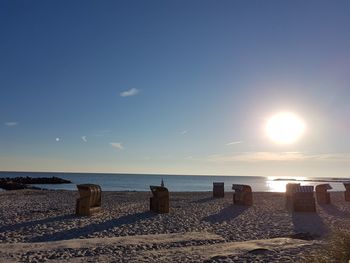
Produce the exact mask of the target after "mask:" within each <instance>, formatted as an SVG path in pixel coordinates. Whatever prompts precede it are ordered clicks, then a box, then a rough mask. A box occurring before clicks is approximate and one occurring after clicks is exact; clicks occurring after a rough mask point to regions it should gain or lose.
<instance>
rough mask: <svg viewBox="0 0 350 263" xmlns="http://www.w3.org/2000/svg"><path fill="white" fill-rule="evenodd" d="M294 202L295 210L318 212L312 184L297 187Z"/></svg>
mask: <svg viewBox="0 0 350 263" xmlns="http://www.w3.org/2000/svg"><path fill="white" fill-rule="evenodd" d="M292 202H293V211H294V212H316V202H315V198H314V187H313V186H310V185H300V186H297V187H295V189H294V194H293V201H292Z"/></svg>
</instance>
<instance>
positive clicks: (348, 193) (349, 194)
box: [343, 183, 350, 202]
mask: <svg viewBox="0 0 350 263" xmlns="http://www.w3.org/2000/svg"><path fill="white" fill-rule="evenodd" d="M343 185H344V187H345V192H344V196H345V201H347V202H350V183H343Z"/></svg>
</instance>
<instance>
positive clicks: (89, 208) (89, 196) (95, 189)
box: [76, 184, 101, 216]
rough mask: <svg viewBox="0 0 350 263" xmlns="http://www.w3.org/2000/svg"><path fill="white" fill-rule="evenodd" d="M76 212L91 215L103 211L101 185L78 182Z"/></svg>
mask: <svg viewBox="0 0 350 263" xmlns="http://www.w3.org/2000/svg"><path fill="white" fill-rule="evenodd" d="M77 188H78V190H79V194H80V198H78V199H77V204H76V214H77V215H82V216H90V215H92V214H96V213H98V212H100V211H101V187H100V186H99V185H96V184H78V185H77Z"/></svg>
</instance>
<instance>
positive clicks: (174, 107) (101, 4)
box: [0, 0, 350, 177]
mask: <svg viewBox="0 0 350 263" xmlns="http://www.w3.org/2000/svg"><path fill="white" fill-rule="evenodd" d="M349 10H350V2H349V1H321V0H317V1H312V0H310V1H303V0H296V1H279V0H276V1H274V0H266V1H246V0H245V1H239V0H237V1H225V0H215V1H213V0H210V1H208V0H185V1H184V0H177V1H164V0H160V1H153V0H151V1H141V0H140V1H135V0H128V1H107V0H106V1H85V0H84V1H65V0H60V1H39V0H37V1H16V0H9V1H7V0H3V1H1V2H0V91H1V93H0V94H1V96H0V170H2V171H65V172H110V173H151V174H152V173H157V174H159V173H168V174H204V175H255V176H289V177H291V176H299V177H301V176H316V177H317V176H327V177H346V176H347V177H349V176H350V174H349V169H350V140H349V134H350V103H349V101H350V85H349V84H350V72H349V70H350V31H349V28H350V16H349ZM284 111H288V112H292V113H294V114H296V115H297V116H299V117H300V118H301V119H302V120H303V122H304V123H305V132H304V133H303V135H302V136H301V137H300V138H299V139H298V140H297V141H296V142H295V143H292V144H287V145H286V144H278V143H276V142H274V141H271V140H270V139H269V138H268V137H267V135H266V132H265V128H264V127H265V125H266V122H267V121H268V120H269V118H270V117H271V116H273V115H274V114H276V113H278V112H284Z"/></svg>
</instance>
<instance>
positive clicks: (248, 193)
mask: <svg viewBox="0 0 350 263" xmlns="http://www.w3.org/2000/svg"><path fill="white" fill-rule="evenodd" d="M232 190H234V191H235V192H234V193H233V203H234V204H236V205H247V206H251V205H253V194H252V188H251V187H250V186H249V185H244V184H233V185H232Z"/></svg>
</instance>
